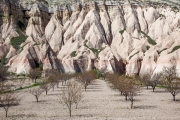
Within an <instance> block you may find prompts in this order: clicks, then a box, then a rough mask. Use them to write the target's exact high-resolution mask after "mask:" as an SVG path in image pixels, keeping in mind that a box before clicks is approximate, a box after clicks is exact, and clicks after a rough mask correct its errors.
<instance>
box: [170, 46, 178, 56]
mask: <svg viewBox="0 0 180 120" xmlns="http://www.w3.org/2000/svg"><path fill="white" fill-rule="evenodd" d="M179 48H180V45H178V46H175V47H174V48H173V49H172V51H171V52H170V53H173V52H174V51H176V50H178V49H179ZM170 53H169V54H170Z"/></svg>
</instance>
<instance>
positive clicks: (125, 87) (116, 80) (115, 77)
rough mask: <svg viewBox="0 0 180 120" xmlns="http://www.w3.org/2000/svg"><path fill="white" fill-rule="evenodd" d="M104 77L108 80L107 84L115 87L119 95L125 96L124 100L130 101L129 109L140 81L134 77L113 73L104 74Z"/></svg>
mask: <svg viewBox="0 0 180 120" xmlns="http://www.w3.org/2000/svg"><path fill="white" fill-rule="evenodd" d="M105 78H106V79H107V80H108V81H109V82H110V84H109V86H110V88H112V89H116V90H118V91H119V92H120V94H121V95H123V96H125V100H126V101H127V100H130V101H131V109H132V108H133V103H134V96H135V95H136V94H137V93H138V92H139V91H140V82H139V81H138V80H137V79H136V78H132V77H128V76H124V75H119V74H118V73H115V74H106V76H105Z"/></svg>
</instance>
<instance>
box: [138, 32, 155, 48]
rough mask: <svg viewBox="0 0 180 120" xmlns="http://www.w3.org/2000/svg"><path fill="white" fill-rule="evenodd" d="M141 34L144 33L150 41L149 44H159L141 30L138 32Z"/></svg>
mask: <svg viewBox="0 0 180 120" xmlns="http://www.w3.org/2000/svg"><path fill="white" fill-rule="evenodd" d="M138 32H139V33H142V34H143V35H144V36H145V37H146V38H147V40H148V43H149V44H151V45H156V44H157V43H156V42H155V40H153V39H152V38H151V37H149V36H148V35H147V34H146V33H144V32H143V31H141V30H138Z"/></svg>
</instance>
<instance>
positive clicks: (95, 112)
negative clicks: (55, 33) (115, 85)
mask: <svg viewBox="0 0 180 120" xmlns="http://www.w3.org/2000/svg"><path fill="white" fill-rule="evenodd" d="M60 87H61V86H60ZM26 91H27V90H22V91H19V93H18V94H19V95H20V97H21V98H22V101H21V103H20V105H18V106H14V107H11V108H10V109H9V113H8V116H9V117H8V118H5V117H4V116H5V112H4V110H3V108H0V120H180V94H179V95H177V96H176V99H177V101H175V102H173V101H172V95H171V94H170V93H169V92H167V91H165V89H162V88H157V89H155V92H154V93H153V92H152V89H148V90H146V89H145V88H143V89H142V90H141V92H140V93H138V95H137V96H136V97H135V102H134V109H130V101H125V99H124V97H123V96H120V95H119V92H118V91H114V90H111V89H110V88H109V87H108V85H107V83H106V82H105V81H103V80H95V81H94V83H93V84H92V85H90V86H88V89H87V91H86V92H85V91H84V92H83V95H84V96H83V99H82V101H81V102H80V103H79V106H78V109H75V106H73V110H72V117H71V118H70V117H69V113H68V109H67V107H66V106H65V105H62V104H61V103H60V102H59V101H60V95H59V94H60V91H61V89H60V88H55V91H52V90H50V91H49V92H48V95H45V92H44V93H43V94H42V96H40V102H39V103H37V102H36V100H35V97H34V96H32V95H31V94H30V93H28V92H26Z"/></svg>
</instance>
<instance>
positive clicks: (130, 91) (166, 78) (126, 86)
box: [105, 66, 180, 109]
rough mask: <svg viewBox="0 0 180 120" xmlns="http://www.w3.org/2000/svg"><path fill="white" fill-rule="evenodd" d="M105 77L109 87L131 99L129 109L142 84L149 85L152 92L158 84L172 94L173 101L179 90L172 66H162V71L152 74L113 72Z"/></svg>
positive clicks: (179, 80)
mask: <svg viewBox="0 0 180 120" xmlns="http://www.w3.org/2000/svg"><path fill="white" fill-rule="evenodd" d="M105 78H106V79H107V80H108V82H109V83H110V84H109V86H110V88H112V89H115V90H118V91H119V92H120V93H121V95H123V96H125V100H126V101H127V100H129V101H131V109H132V108H133V102H134V96H135V95H136V94H137V93H138V92H140V89H141V86H142V85H145V86H147V89H148V86H151V87H152V89H153V92H154V91H155V88H156V87H157V86H158V85H159V86H161V87H163V88H166V89H167V91H169V92H170V93H171V94H172V96H173V101H175V100H176V99H175V96H176V95H177V94H178V93H179V92H180V78H179V74H178V72H177V69H176V68H175V67H174V66H173V67H164V68H163V70H162V72H160V73H157V74H154V75H152V74H151V73H146V74H144V75H142V76H141V77H139V76H135V77H128V76H125V75H119V74H118V73H114V74H105Z"/></svg>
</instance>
